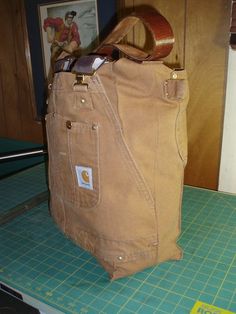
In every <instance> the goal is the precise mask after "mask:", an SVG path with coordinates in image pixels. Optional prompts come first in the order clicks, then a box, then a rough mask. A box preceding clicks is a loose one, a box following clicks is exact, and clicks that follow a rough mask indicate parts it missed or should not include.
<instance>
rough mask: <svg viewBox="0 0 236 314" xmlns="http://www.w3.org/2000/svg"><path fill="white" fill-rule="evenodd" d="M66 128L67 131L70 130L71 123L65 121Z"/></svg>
mask: <svg viewBox="0 0 236 314" xmlns="http://www.w3.org/2000/svg"><path fill="white" fill-rule="evenodd" d="M66 127H67V129H71V128H72V123H71V121H66Z"/></svg>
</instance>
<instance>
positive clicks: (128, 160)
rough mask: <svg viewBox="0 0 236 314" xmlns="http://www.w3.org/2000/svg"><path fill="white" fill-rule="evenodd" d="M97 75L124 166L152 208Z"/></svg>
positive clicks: (141, 177)
mask: <svg viewBox="0 0 236 314" xmlns="http://www.w3.org/2000/svg"><path fill="white" fill-rule="evenodd" d="M97 76H98V79H99V81H100V84H101V88H102V90H103V95H104V97H105V99H106V103H107V104H108V106H105V110H106V112H107V114H108V116H109V118H110V119H111V120H112V121H113V123H114V125H115V129H116V130H117V142H118V144H119V147H120V150H121V152H122V155H123V157H124V159H123V160H124V161H125V162H126V166H128V169H129V171H130V169H132V170H133V171H132V174H134V178H135V181H136V184H137V188H138V191H139V192H140V193H141V195H144V197H145V199H146V201H147V202H148V204H149V206H150V207H151V208H152V209H154V200H153V197H152V194H151V191H150V189H149V188H148V186H147V184H146V182H145V180H144V178H143V176H142V175H141V173H140V171H139V170H138V167H137V165H136V163H135V161H134V158H133V157H132V155H131V152H130V150H129V148H128V146H127V144H126V142H125V140H124V137H123V135H122V131H121V127H120V123H119V120H118V119H117V117H116V114H115V112H114V110H113V108H112V106H111V104H110V100H109V98H108V96H107V94H106V91H105V88H104V86H103V84H102V82H101V79H100V77H99V75H97Z"/></svg>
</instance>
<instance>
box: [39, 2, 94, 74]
mask: <svg viewBox="0 0 236 314" xmlns="http://www.w3.org/2000/svg"><path fill="white" fill-rule="evenodd" d="M38 14H39V21H40V33H41V46H42V55H43V63H44V75H45V77H49V76H50V64H51V60H52V59H53V58H54V59H55V58H56V57H58V55H60V54H61V53H62V52H63V51H65V52H69V53H73V52H76V51H78V55H86V54H88V53H90V52H91V51H93V49H95V47H96V46H97V45H98V42H99V40H98V37H99V28H98V13H97V0H76V1H75V0H74V1H57V2H53V3H46V4H39V5H38ZM54 55H55V57H54Z"/></svg>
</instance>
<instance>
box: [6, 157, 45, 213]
mask: <svg viewBox="0 0 236 314" xmlns="http://www.w3.org/2000/svg"><path fill="white" fill-rule="evenodd" d="M46 171H47V170H46V164H45V163H41V164H38V165H36V166H34V167H32V168H28V169H26V170H23V171H19V172H18V173H16V174H15V175H11V176H9V177H6V178H4V179H1V180H0V217H1V216H2V215H4V214H6V213H7V212H9V210H11V209H12V208H14V207H15V206H17V205H18V204H21V203H23V202H25V201H27V200H28V199H30V198H32V197H34V196H37V195H39V194H40V193H42V192H44V191H47V189H48V187H47V178H46Z"/></svg>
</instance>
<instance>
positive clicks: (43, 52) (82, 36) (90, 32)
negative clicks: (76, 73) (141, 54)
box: [24, 0, 117, 120]
mask: <svg viewBox="0 0 236 314" xmlns="http://www.w3.org/2000/svg"><path fill="white" fill-rule="evenodd" d="M24 4H25V13H26V22H27V34H28V42H29V47H30V54H29V56H27V58H28V59H29V62H28V67H29V71H28V72H29V73H31V75H32V86H33V89H34V91H33V94H34V99H35V104H34V107H35V108H34V109H35V110H34V111H35V112H36V119H37V120H41V119H42V118H43V117H44V115H45V113H46V98H47V85H48V83H47V76H48V72H49V68H50V62H51V57H52V51H53V47H52V44H53V41H54V42H58V47H60V45H61V46H63V45H64V47H63V48H66V45H68V46H69V47H67V48H72V49H78V50H79V54H82V55H83V54H87V53H89V52H91V51H92V50H93V49H94V48H95V47H96V45H98V43H99V41H101V40H102V39H103V38H104V37H105V36H106V35H107V34H108V33H109V32H110V31H111V29H112V28H113V27H114V26H115V24H116V21H117V1H116V0H73V1H72V0H70V1H69V0H68V1H65V0H64V1H62V0H60V1H56V0H30V1H29V0H24ZM71 12H72V13H71ZM68 14H69V15H71V16H68ZM66 17H67V18H68V17H69V18H70V19H71V20H72V23H73V25H74V28H77V30H78V35H77V39H78V36H79V40H73V41H72V43H71V38H72V32H71V33H70V34H69V36H68V34H67V36H66V35H65V38H63V36H62V37H61V33H60V30H59V28H60V27H61V28H62V27H63V23H64V24H65V21H66ZM53 20H54V21H55V20H57V22H55V23H56V24H53ZM59 25H61V26H60V27H59ZM75 33H76V31H75V30H74V32H73V35H75V37H76V34H75ZM68 37H69V38H68ZM75 37H74V39H75ZM58 39H59V40H58ZM64 39H65V40H64ZM70 43H71V44H70ZM76 43H77V45H76Z"/></svg>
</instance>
